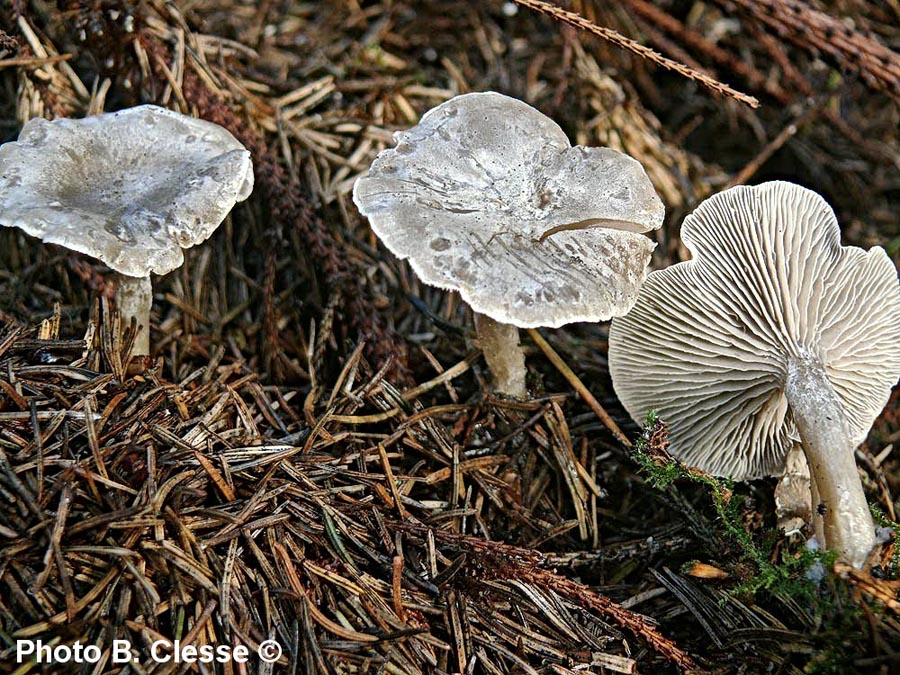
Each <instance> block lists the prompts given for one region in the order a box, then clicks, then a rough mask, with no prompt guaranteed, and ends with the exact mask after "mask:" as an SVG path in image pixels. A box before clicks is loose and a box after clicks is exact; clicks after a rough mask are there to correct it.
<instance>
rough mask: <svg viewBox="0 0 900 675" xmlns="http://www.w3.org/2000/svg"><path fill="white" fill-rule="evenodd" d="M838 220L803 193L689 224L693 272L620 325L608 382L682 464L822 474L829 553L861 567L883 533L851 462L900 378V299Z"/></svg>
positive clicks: (660, 287)
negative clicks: (659, 426) (793, 463)
mask: <svg viewBox="0 0 900 675" xmlns="http://www.w3.org/2000/svg"><path fill="white" fill-rule="evenodd" d="M840 236H841V233H840V229H839V227H838V223H837V219H836V218H835V215H834V212H833V211H832V210H831V208H830V207H829V206H828V204H827V203H826V202H825V200H823V199H822V197H820V196H819V195H818V194H816V193H815V192H812V191H810V190H807V189H805V188H802V187H799V186H797V185H794V184H792V183H785V182H772V183H765V184H763V185H759V186H756V187H735V188H732V189H730V190H726V191H725V192H722V193H720V194H718V195H715V196H714V197H712V198H710V199H708V200H707V201H705V202H703V203H702V204H701V205H700V206H699V207H698V208H697V210H696V211H694V213H693V214H691V215H690V216H688V217H687V218H686V219H685V222H684V226H683V228H682V234H681V237H682V240H683V241H684V243H685V245H686V246H687V247H688V249H689V250H690V251H691V254H692V256H693V259H692V260H690V261H689V262H684V263H679V264H677V265H673V266H672V267H669V268H667V269H664V270H661V271H657V272H651V273H650V275H649V276H648V278H647V281H646V283H645V284H644V286H643V288H642V289H641V293H640V296H639V297H638V301H637V303H636V304H635V306H634V308H633V310H632V311H631V313H629V314H628V315H627V316H624V317H621V318H617V319H615V320H613V323H612V328H611V329H610V335H609V366H610V372H611V374H612V378H613V384H614V385H615V389H616V393H617V394H618V395H619V398H620V399H621V401H622V403H623V405H624V406H625V408H626V409H627V410H628V412H629V414H631V416H632V417H633V418H634V419H635V420H643V419H644V417H645V415H646V414H647V413H648V411H650V410H655V411H656V412H657V413H658V415H659V416H660V417H661V418H663V419H664V420H666V421H667V422H668V423H669V425H670V434H671V435H670V441H671V451H672V454H673V455H674V456H676V457H678V458H679V459H681V460H683V461H684V462H685V463H687V464H689V465H692V466H696V467H699V468H701V469H704V470H706V471H709V472H710V473H713V474H716V475H719V476H728V477H730V478H733V479H736V480H745V479H751V478H758V477H761V476H769V475H778V474H780V473H781V471H782V469H783V465H784V462H785V457H786V455H787V453H788V452H789V450H790V449H791V448H792V446H793V445H794V444H795V443H799V444H800V445H801V446H802V449H803V452H804V454H805V455H806V459H807V462H808V463H809V467H810V473H811V477H812V487H813V492H814V494H817V495H818V497H817V498H816V502H815V504H816V506H817V507H819V508H814V511H818V512H819V513H821V514H823V515H822V516H821V517H822V518H823V520H824V523H823V525H824V538H825V542H823V543H824V544H825V545H826V546H827V548H828V549H830V550H835V551H838V552H839V553H840V554H841V555H842V556H843V557H844V558H845V559H846V560H847V561H848V562H850V563H851V564H853V565H856V566H861V565H862V564H864V562H865V560H866V557H867V556H868V554H869V552H870V550H871V549H872V547H873V546H874V544H875V534H874V526H873V522H872V517H871V514H870V512H869V507H868V504H867V503H866V499H865V494H864V492H863V489H862V484H861V483H860V480H859V475H858V473H857V468H856V463H855V461H854V457H853V453H854V449H855V448H856V446H857V445H859V444H860V443H861V442H862V441H863V440H864V439H865V437H866V434H867V433H868V431H869V428H870V427H871V425H872V422H873V421H874V420H875V418H876V417H877V415H878V414H879V412H880V411H881V410H882V408H883V407H884V405H885V404H886V403H887V399H888V396H889V395H890V391H891V387H893V386H894V384H896V382H897V379H898V378H900V349H898V347H900V284H898V282H897V270H896V269H895V267H894V265H893V263H892V262H891V261H890V259H889V258H888V256H887V255H886V254H885V252H884V251H883V250H882V249H881V248H878V247H876V248H873V249H871V250H869V251H864V250H862V249H860V248H857V247H854V246H846V247H843V246H841V243H840Z"/></svg>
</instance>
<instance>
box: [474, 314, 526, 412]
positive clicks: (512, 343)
mask: <svg viewBox="0 0 900 675" xmlns="http://www.w3.org/2000/svg"><path fill="white" fill-rule="evenodd" d="M475 332H476V333H477V334H478V344H479V346H480V347H481V351H482V353H483V354H484V360H485V361H487V365H488V369H490V371H491V374H492V375H493V377H494V388H495V389H496V390H497V391H499V392H500V393H501V394H507V395H508V396H515V397H516V398H525V352H523V351H522V348H521V347H520V346H519V329H518V328H516V327H515V326H513V325H511V324H508V323H500V322H499V321H494V320H493V319H492V318H490V317H489V316H485V315H484V314H479V313H478V312H475Z"/></svg>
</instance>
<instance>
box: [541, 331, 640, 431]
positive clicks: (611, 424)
mask: <svg viewBox="0 0 900 675" xmlns="http://www.w3.org/2000/svg"><path fill="white" fill-rule="evenodd" d="M528 334H529V335H530V336H531V339H532V340H534V343H535V344H536V345H537V346H538V347H540V348H541V351H542V352H544V354H545V355H546V357H547V358H548V359H550V362H551V363H552V364H553V365H554V366H556V369H557V370H558V371H559V372H560V373H561V374H562V376H563V377H564V378H566V380H568V382H569V384H571V385H572V387H573V388H574V389H575V391H577V392H578V394H579V395H580V396H581V398H583V399H584V402H585V403H587V404H588V405H589V406H590V408H591V410H593V411H594V413H596V415H597V417H599V418H600V421H601V422H603V424H604V425H605V426H606V428H607V429H609V430H610V431H611V432H612V435H613V436H615V437H616V438H617V439H618V440H619V442H620V443H622V445H624V446H625V447H627V448H630V447H631V441H629V440H628V436H626V435H625V434H624V433H622V430H621V429H620V428H619V425H618V424H616V421H615V420H614V419H613V418H612V417H610V416H609V413H608V412H606V410H604V408H603V406H602V405H600V401H598V400H597V399H596V398H594V395H593V394H592V393H591V392H590V391H588V388H587V387H585V386H584V383H583V382H582V381H581V380H580V379H579V377H578V376H577V375H576V374H575V373H574V372H572V369H571V368H569V366H568V365H567V364H566V362H565V361H563V360H562V358H560V356H559V354H557V353H556V351H555V350H554V349H553V347H551V346H550V343H549V342H547V341H546V340H545V339H544V337H543V336H542V335H541V334H540V333H538V332H537V331H536V330H535V329H533V328H529V329H528Z"/></svg>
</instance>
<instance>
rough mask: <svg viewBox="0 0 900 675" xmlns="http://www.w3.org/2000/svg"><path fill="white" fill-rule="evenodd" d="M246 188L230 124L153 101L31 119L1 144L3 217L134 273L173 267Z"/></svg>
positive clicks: (248, 182)
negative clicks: (99, 112)
mask: <svg viewBox="0 0 900 675" xmlns="http://www.w3.org/2000/svg"><path fill="white" fill-rule="evenodd" d="M252 189H253V167H252V164H251V160H250V153H249V152H248V151H247V150H246V148H244V146H243V145H241V144H240V143H239V142H238V141H237V139H235V138H234V136H232V135H231V134H230V133H229V132H228V131H227V130H226V129H224V128H222V127H220V126H218V125H216V124H212V123H211V122H205V121H203V120H198V119H195V118H193V117H188V116H186V115H180V114H178V113H175V112H172V111H170V110H166V109H164V108H160V107H157V106H151V105H146V106H139V107H136V108H129V109H127V110H122V111H119V112H114V113H107V114H103V115H95V116H93V117H87V118H84V119H77V120H76V119H57V120H53V121H47V120H44V119H33V120H30V121H29V122H28V123H26V124H25V126H24V127H23V129H22V132H21V133H20V134H19V140H18V141H17V142H14V143H6V144H5V145H3V146H0V225H5V226H7V227H19V228H21V229H22V230H24V231H25V232H27V233H28V234H30V235H33V236H35V237H40V238H41V239H42V240H43V241H44V242H47V243H52V244H59V245H61V246H65V247H66V248H68V249H71V250H73V251H78V252H80V253H85V254H87V255H90V256H93V257H95V258H98V259H100V260H101V261H103V262H104V263H105V264H106V265H108V266H109V267H111V268H112V269H113V270H115V271H117V272H119V273H121V274H125V275H128V276H133V277H145V276H148V275H149V274H150V273H151V272H153V273H156V274H165V273H167V272H170V271H172V270H173V269H175V268H177V267H179V266H180V265H181V264H182V263H183V262H184V254H183V251H182V249H184V248H189V247H191V246H194V245H196V244H198V243H200V242H202V241H204V240H205V239H206V238H207V237H209V236H210V235H211V234H212V233H213V231H214V230H215V229H216V228H217V227H218V226H219V224H221V222H222V220H224V218H225V216H226V215H228V212H229V211H230V210H231V209H232V208H233V207H234V204H235V202H239V201H242V200H244V199H246V198H247V197H248V196H249V195H250V192H251V191H252Z"/></svg>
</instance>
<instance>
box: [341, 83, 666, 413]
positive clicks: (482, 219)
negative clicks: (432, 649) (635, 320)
mask: <svg viewBox="0 0 900 675" xmlns="http://www.w3.org/2000/svg"><path fill="white" fill-rule="evenodd" d="M396 141H397V144H396V147H394V148H391V149H389V150H385V151H384V152H382V153H381V154H380V155H379V156H378V158H377V159H376V160H375V161H374V162H373V164H372V166H371V168H370V169H369V171H368V173H367V174H366V175H364V176H363V177H361V178H360V179H359V180H358V181H357V182H356V185H355V187H354V190H353V200H354V202H355V203H356V205H357V207H358V208H359V210H360V212H362V214H363V215H365V216H367V217H368V218H369V222H370V223H371V226H372V229H373V230H374V232H375V234H377V235H378V237H379V238H380V239H381V241H382V242H384V244H385V246H387V248H388V249H390V251H391V252H392V253H393V254H394V255H396V256H397V257H399V258H401V259H404V260H407V259H408V260H409V262H410V264H411V265H412V268H413V269H414V270H415V272H416V274H417V275H418V276H419V278H420V279H421V280H422V281H424V282H425V283H427V284H430V285H432V286H437V287H439V288H444V289H452V290H456V291H459V293H460V295H461V296H462V298H463V300H465V302H467V303H468V304H469V305H470V306H471V307H472V309H473V310H474V311H475V325H476V330H477V332H478V336H479V342H480V344H481V348H482V350H483V352H484V356H485V359H486V361H487V363H488V366H489V368H490V369H491V372H492V373H493V376H494V383H495V387H496V389H497V390H498V391H501V392H503V393H507V394H511V395H514V396H519V397H521V396H524V395H525V362H524V356H523V354H522V351H521V349H520V348H519V347H518V339H519V335H518V328H537V327H540V326H546V327H553V328H556V327H559V326H562V325H563V324H567V323H571V322H574V321H603V320H606V319H609V318H610V317H612V316H617V315H620V314H623V313H624V312H626V311H628V309H629V308H630V307H631V305H632V304H633V303H634V301H635V298H636V297H637V291H638V289H639V287H640V285H641V283H642V282H643V280H644V277H645V275H646V268H647V263H648V262H649V260H650V254H651V253H652V251H653V248H654V243H653V242H652V241H650V239H648V238H647V237H646V236H644V235H643V234H641V233H643V232H646V231H648V230H651V229H656V228H658V227H660V225H662V221H663V216H664V208H663V205H662V202H661V201H660V200H659V197H657V195H656V192H655V191H654V189H653V186H652V185H651V183H650V180H649V179H648V178H647V175H646V173H644V169H643V168H642V167H641V165H640V164H639V163H638V162H637V161H636V160H634V159H632V158H631V157H629V156H627V155H624V154H622V153H620V152H616V151H614V150H610V149H608V148H586V147H580V146H577V147H572V146H571V145H570V143H569V141H568V139H567V138H566V135H565V133H564V132H563V131H562V129H560V128H559V126H558V125H557V124H556V123H555V122H553V121H552V120H551V119H550V118H548V117H546V116H545V115H542V114H541V113H540V112H538V111H537V110H535V109H534V108H532V107H531V106H529V105H527V104H526V103H523V102H522V101H519V100H517V99H514V98H510V97H508V96H503V95H501V94H497V93H494V92H486V93H477V94H465V95H462V96H457V97H455V98H453V99H451V100H449V101H447V102H446V103H443V104H441V105H439V106H438V107H436V108H434V109H432V110H430V111H428V112H427V113H426V114H425V115H424V116H423V117H422V120H421V121H420V122H419V124H418V125H417V126H415V127H413V128H412V129H410V130H408V131H405V132H401V133H398V134H397V135H396Z"/></svg>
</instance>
